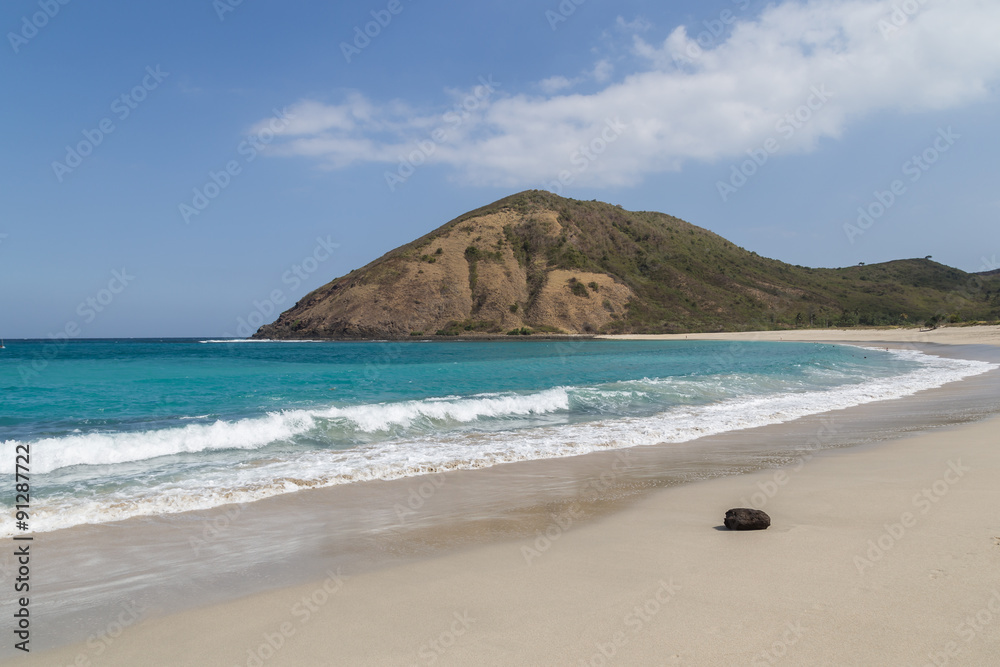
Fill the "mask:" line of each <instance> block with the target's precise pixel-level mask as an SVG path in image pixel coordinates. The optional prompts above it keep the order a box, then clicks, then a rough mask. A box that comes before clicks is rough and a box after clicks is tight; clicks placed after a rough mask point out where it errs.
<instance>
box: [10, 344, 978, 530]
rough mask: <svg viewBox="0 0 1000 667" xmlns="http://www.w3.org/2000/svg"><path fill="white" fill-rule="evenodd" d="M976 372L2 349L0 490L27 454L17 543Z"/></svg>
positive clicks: (657, 352)
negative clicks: (27, 519)
mask: <svg viewBox="0 0 1000 667" xmlns="http://www.w3.org/2000/svg"><path fill="white" fill-rule="evenodd" d="M989 368H992V366H990V365H989V364H985V363H983V362H974V361H961V360H945V359H940V358H938V357H932V356H928V355H922V354H919V353H916V352H909V351H907V352H889V351H886V350H875V349H862V348H857V347H850V346H832V345H825V344H806V343H801V344H793V343H763V342H761V343H729V342H708V341H670V342H664V341H572V342H552V341H516V342H514V341H503V342H436V341H435V342H430V341H427V342H425V341H413V342H404V343H388V342H314V343H310V342H295V343H287V342H206V341H199V340H163V341H153V340H123V341H70V342H68V343H56V342H53V341H13V342H11V341H8V344H7V348H6V349H5V350H3V351H2V352H0V387H2V396H3V411H2V413H0V441H2V443H3V444H2V451H3V455H2V459H0V472H3V473H12V472H13V470H14V459H15V449H16V447H17V446H18V445H22V444H27V445H29V446H30V449H31V470H32V473H31V474H32V490H33V499H32V515H33V516H32V525H31V527H32V530H36V531H43V530H54V529H58V528H63V527H67V526H71V525H77V524H80V523H99V522H104V521H111V520H117V519H123V518H128V517H132V516H144V515H145V516H148V515H156V514H162V513H171V512H178V511H184V510H188V509H205V508H208V507H213V506H216V505H221V504H225V503H231V502H249V501H253V500H258V499H261V498H266V497H269V496H273V495H277V494H281V493H292V492H295V491H298V490H301V489H305V488H311V487H316V486H328V485H332V484H342V483H352V482H361V481H365V480H372V479H391V478H396V477H402V476H407V475H416V474H422V473H426V472H430V471H440V470H449V469H458V468H476V467H486V466H490V465H495V464H498V463H503V462H506V461H517V460H528V459H539V458H558V457H563V456H571V455H575V454H585V453H588V452H592V451H598V450H602V449H611V448H620V447H630V446H639V445H652V444H658V443H669V442H681V441H686V440H691V439H693V438H696V437H700V436H701V435H707V434H710V433H718V432H723V431H728V430H733V429H738V428H747V427H751V426H757V425H762V424H767V423H776V422H781V421H788V420H790V419H795V418H797V417H800V416H803V415H805V414H812V413H816V412H822V411H825V410H829V409H837V408H842V407H849V406H851V405H857V404H860V403H865V402H870V401H873V400H887V399H892V398H897V397H900V396H905V395H908V394H912V393H914V392H915V391H919V390H921V389H926V388H930V387H935V386H940V385H941V384H944V383H946V382H950V381H953V380H957V379H960V378H961V377H965V376H968V375H972V374H975V373H980V372H985V371H986V370H988V369H989ZM11 507H12V506H11V505H7V506H5V508H4V509H5V515H6V517H5V520H4V521H5V523H3V524H2V525H0V530H2V531H3V533H4V534H11V533H13V532H14V531H13V520H12V518H11V517H10V515H11V512H10V511H7V510H10V509H11Z"/></svg>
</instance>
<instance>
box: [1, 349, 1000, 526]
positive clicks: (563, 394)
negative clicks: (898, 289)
mask: <svg viewBox="0 0 1000 667" xmlns="http://www.w3.org/2000/svg"><path fill="white" fill-rule="evenodd" d="M894 354H896V355H898V356H899V358H900V359H902V360H906V361H917V362H919V363H920V367H919V368H917V369H916V370H912V371H909V372H907V373H903V374H901V375H897V376H891V377H883V378H876V379H870V380H867V381H863V382H857V383H853V384H849V385H844V386H840V387H836V388H833V389H827V390H810V391H797V392H789V391H784V392H772V393H766V394H763V395H759V394H758V395H753V396H737V397H729V398H723V399H721V400H719V401H717V402H714V403H711V404H708V405H691V406H680V407H675V408H671V409H668V410H666V411H664V412H661V413H659V414H656V415H653V416H651V417H642V418H612V419H603V420H598V421H590V422H585V423H575V424H562V425H555V426H540V427H535V428H528V429H512V430H502V431H493V432H490V433H481V432H460V431H451V432H448V431H439V432H434V433H433V435H424V436H420V437H403V438H396V439H392V440H389V441H387V442H379V443H374V444H369V445H364V446H357V447H353V448H350V449H322V450H315V449H314V450H309V451H302V452H300V453H298V454H293V455H290V456H287V457H284V458H280V459H269V460H267V461H263V462H261V461H258V462H255V463H254V462H247V461H244V460H241V459H236V460H234V461H233V462H232V464H230V465H229V466H226V467H223V468H220V469H217V470H214V471H213V472H212V474H211V479H207V478H204V477H199V476H192V477H190V478H188V479H185V480H183V481H169V482H161V483H157V484H153V485H152V486H142V487H138V488H136V487H128V488H127V490H123V491H119V492H116V493H114V494H111V496H103V497H92V498H81V497H77V496H73V495H62V496H56V497H50V498H39V499H38V500H35V501H34V502H33V512H32V514H33V523H32V528H33V529H34V530H35V531H38V532H43V531H47V530H56V529H60V528H65V527H69V526H72V525H78V524H81V523H103V522H108V521H116V520H120V519H126V518H129V517H135V516H149V515H158V514H170V513H175V512H182V511H189V510H198V509H202V510H203V509H209V508H212V507H215V506H219V505H223V504H228V503H242V502H252V501H255V500H260V499H263V498H267V497H271V496H275V495H280V494H284V493H291V492H295V491H299V490H302V489H306V488H316V487H324V486H333V485H336V484H345V483H352V482H358V481H367V480H388V479H395V478H400V477H407V476H412V475H419V474H425V473H428V472H437V471H446V470H455V469H471V468H485V467H489V466H493V465H497V464H500V463H504V462H510V461H523V460H532V459H544V458H559V457H565V456H574V455H579V454H586V453H589V452H594V451H599V450H607V449H618V448H625V447H634V446H642V445H654V444H659V443H677V442H684V441H689V440H693V439H696V438H699V437H703V436H707V435H713V434H717V433H723V432H727V431H733V430H738V429H746V428H753V427H757V426H764V425H768V424H776V423H781V422H787V421H791V420H794V419H797V418H799V417H803V416H806V415H810V414H818V413H822V412H827V411H831V410H839V409H844V408H849V407H852V406H856V405H860V404H864V403H870V402H874V401H883V400H891V399H897V398H902V397H904V396H909V395H912V394H914V393H916V392H919V391H922V390H925V389H931V388H935V387H940V386H942V385H944V384H947V383H949V382H954V381H957V380H960V379H962V378H965V377H969V376H972V375H977V374H980V373H984V372H987V371H989V370H992V369H995V368H997V367H998V366H997V365H995V364H989V363H986V362H979V361H968V360H950V359H942V358H939V357H932V356H928V355H924V354H921V353H919V352H914V351H897V352H894ZM587 391H595V390H593V389H589V390H587ZM597 391H603V390H597ZM610 393H621V392H610ZM625 393H630V392H625ZM571 394H572V391H570V390H568V389H567V388H555V389H549V390H545V391H543V392H536V393H534V394H529V395H523V396H519V395H496V394H491V395H481V396H477V397H467V398H456V397H446V398H442V399H437V400H429V401H408V402H403V403H398V404H379V405H375V406H371V405H369V406H356V407H352V408H332V409H329V410H326V411H316V412H306V411H291V412H285V413H276V414H272V415H268V416H267V417H266V418H261V419H249V420H243V421H241V422H235V423H232V424H227V423H225V422H217V423H216V424H212V425H190V426H187V427H185V428H183V429H171V430H170V431H164V432H160V433H159V434H157V432H152V433H137V434H109V435H107V436H95V435H93V434H91V435H85V436H70V437H66V438H59V439H52V440H51V441H39V442H38V443H37V444H38V445H40V446H36V443H33V444H32V464H33V469H34V470H35V471H37V472H40V471H42V470H43V469H46V468H47V469H49V470H55V469H57V468H59V467H62V466H65V465H75V464H77V463H81V462H87V463H115V462H117V460H123V461H125V460H132V461H134V460H139V459H141V458H148V457H149V456H154V455H155V456H159V455H162V454H163V453H177V452H183V451H203V450H204V449H219V448H223V447H238V448H244V449H246V448H256V447H260V446H263V445H264V444H267V443H268V442H272V441H274V440H275V439H280V438H288V437H290V436H292V435H294V434H296V433H302V432H305V431H307V430H309V429H311V428H312V427H313V426H314V424H315V420H317V419H320V418H326V419H331V418H332V419H335V420H336V419H340V420H346V421H348V422H351V423H353V424H354V425H355V426H356V427H357V428H358V429H359V430H362V431H366V430H374V431H378V430H380V429H383V428H387V427H388V426H389V425H398V426H406V425H408V424H412V423H414V422H415V421H417V420H420V419H433V420H442V421H449V420H450V421H455V422H461V423H467V422H470V421H475V420H477V419H481V418H494V417H497V416H507V415H525V414H542V413H545V412H551V411H558V410H564V409H566V407H567V405H568V403H569V401H570V397H571ZM213 429H214V430H213ZM100 437H106V438H110V439H109V440H108V441H101V440H88V441H86V442H83V439H86V438H100ZM130 438H132V440H130ZM41 443H46V444H44V445H41ZM220 443H221V445H220ZM4 444H5V448H6V447H10V446H11V445H12V444H14V443H12V442H10V441H8V442H7V443H4ZM95 446H96V448H95ZM129 447H131V448H132V449H131V450H130V449H129ZM158 448H159V449H158ZM95 449H96V450H97V451H98V452H99V453H95ZM50 450H51V451H50ZM156 451H160V452H162V453H160V454H156V453H155V452H156ZM36 452H37V454H36ZM36 456H37V457H38V458H36ZM130 457H131V458H130ZM4 458H5V460H13V456H10V457H4ZM94 459H99V460H94ZM36 462H39V463H38V464H37V465H40V466H41V467H36ZM13 528H14V526H13V519H12V518H11V516H10V515H9V514H8V515H5V516H3V517H2V518H0V535H10V534H13V532H14V531H13Z"/></svg>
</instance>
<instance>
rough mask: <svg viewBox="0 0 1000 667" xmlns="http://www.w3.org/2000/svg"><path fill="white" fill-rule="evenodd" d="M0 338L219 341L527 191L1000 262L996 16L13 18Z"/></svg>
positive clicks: (803, 6)
mask: <svg viewBox="0 0 1000 667" xmlns="http://www.w3.org/2000/svg"><path fill="white" fill-rule="evenodd" d="M0 30H2V32H3V34H4V40H3V44H2V45H0V90H2V91H3V104H2V106H0V119H2V121H3V124H2V134H0V146H2V150H0V337H4V338H8V339H13V338H22V337H24V338H27V337H34V338H47V337H52V336H61V337H77V338H97V337H146V336H149V337H161V336H162V337H168V336H205V337H232V336H243V335H246V334H247V332H248V330H252V329H255V328H256V327H255V326H251V325H255V324H259V323H260V322H262V321H271V320H273V319H275V318H276V317H277V315H278V313H279V312H281V311H282V310H285V309H287V308H288V307H290V306H292V305H293V304H294V303H295V301H296V300H297V299H299V298H301V297H302V296H303V295H305V294H306V293H308V292H309V291H311V290H312V289H315V288H316V287H319V286H321V285H323V284H325V283H327V282H329V281H330V280H332V279H334V278H336V277H338V276H340V275H343V274H345V273H347V272H349V271H350V270H352V269H355V268H359V267H361V266H363V265H364V264H366V263H368V262H370V261H371V260H373V259H375V258H377V257H379V256H380V255H382V254H383V253H385V252H386V251H388V250H391V249H392V248H394V247H396V246H399V245H402V244H404V243H406V242H408V241H411V240H413V239H414V238H416V237H418V236H421V235H423V234H425V233H427V232H429V231H431V230H433V229H435V228H436V227H438V226H440V225H442V224H444V223H445V222H447V221H448V220H451V219H452V218H454V217H456V216H458V215H461V214H462V213H464V212H466V211H468V210H471V209H474V208H478V207H480V206H483V205H486V204H488V203H490V202H493V201H495V200H497V199H500V198H502V197H505V196H507V195H510V194H513V193H515V192H519V191H521V190H527V189H547V190H551V191H553V192H556V193H557V194H560V195H563V196H567V197H572V198H575V199H585V200H590V199H598V200H601V201H607V202H611V203H613V204H620V205H621V206H623V207H624V208H626V209H630V210H654V211H662V212H665V213H669V214H671V215H675V216H677V217H680V218H682V219H684V220H687V221H688V222H691V223H693V224H696V225H699V226H701V227H704V228H707V229H709V230H711V231H713V232H715V233H718V234H720V235H722V236H724V237H725V238H727V239H729V240H731V241H733V242H734V243H736V244H737V245H740V246H742V247H744V248H746V249H748V250H752V251H755V252H757V253H759V254H761V255H764V256H768V257H773V258H776V259H780V260H782V261H785V262H789V263H792V264H799V265H804V266H819V267H838V266H848V265H853V264H857V263H858V262H866V263H874V262H880V261H888V260H892V259H899V258H907V257H924V256H926V255H931V256H933V258H934V259H935V260H936V261H940V262H942V263H944V264H948V265H950V266H955V267H958V268H960V269H962V270H965V271H970V272H972V271H982V270H989V269H994V268H998V266H1000V264H998V262H997V258H998V256H1000V226H998V225H997V220H998V217H1000V187H998V176H1000V167H998V162H997V159H996V156H997V155H998V154H1000V131H998V130H997V128H998V127H1000V104H998V103H1000V92H998V88H997V84H998V79H1000V40H997V39H996V34H997V32H998V31H1000V3H997V2H995V0H982V1H976V0H953V1H951V2H945V1H943V0H923V1H922V0H885V1H883V0H846V1H841V0H836V1H835V0H815V1H812V2H796V1H791V0H776V1H775V2H770V3H763V2H758V1H756V0H699V1H697V2H695V1H693V0H692V1H679V2H670V3H664V2H652V1H645V0H619V1H618V2H606V1H602V0H562V1H561V2H560V1H559V0H548V1H545V0H537V1H529V0H504V1H503V2H500V1H497V0H486V1H482V2H462V3H460V2H438V3H430V2H424V1H422V0H373V1H363V2H349V3H348V2H338V3H331V2H308V1H302V0H286V1H285V2H281V3H278V2H265V1H264V0H174V1H172V2H170V3H121V2H100V1H97V2H82V1H80V0H77V1H76V2H73V1H72V0H34V1H26V0H7V1H5V2H4V3H3V4H2V6H0Z"/></svg>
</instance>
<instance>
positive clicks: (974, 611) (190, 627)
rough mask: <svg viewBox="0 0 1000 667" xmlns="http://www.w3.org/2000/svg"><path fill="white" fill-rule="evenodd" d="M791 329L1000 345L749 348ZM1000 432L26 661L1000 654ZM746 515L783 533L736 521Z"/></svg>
mask: <svg viewBox="0 0 1000 667" xmlns="http://www.w3.org/2000/svg"><path fill="white" fill-rule="evenodd" d="M772 335H773V337H774V339H777V338H778V337H781V338H782V339H783V340H793V339H795V340H804V339H807V340H824V341H831V340H840V341H848V340H853V341H881V342H890V341H893V342H896V341H913V342H917V341H919V342H941V343H967V344H973V343H990V344H994V345H996V344H997V343H998V342H1000V330H998V328H997V327H982V328H956V329H941V330H938V331H936V332H929V333H925V334H918V333H916V332H911V331H901V332H899V331H888V332H880V331H872V330H864V331H853V332H839V331H822V332H813V331H807V332H794V333H789V332H782V333H780V334H778V333H775V334H770V333H769V334H766V335H759V334H743V335H742V336H737V337H741V338H745V339H752V340H761V339H770V338H771V336H772ZM916 336H920V337H919V338H917V337H916ZM698 337H699V338H705V337H706V336H698ZM713 337H714V336H713ZM724 337H727V338H728V337H734V336H733V335H724ZM675 338H676V337H675ZM691 338H695V336H691ZM993 372H997V371H993ZM998 433H1000V418H997V417H994V418H991V419H989V420H987V421H982V422H978V423H974V424H969V425H964V426H960V427H949V428H938V429H935V430H932V431H929V432H926V433H922V434H919V435H916V436H910V437H906V438H903V439H899V440H894V441H888V442H883V443H880V444H877V445H870V446H864V447H858V448H853V449H844V450H832V451H826V452H821V453H819V454H817V455H815V456H813V457H811V458H810V459H809V460H801V461H799V462H797V463H796V464H794V465H792V466H790V467H788V468H785V469H782V470H777V471H775V470H766V471H761V472H757V473H751V474H747V475H741V476H738V477H728V478H722V479H716V480H710V481H705V482H699V483H695V484H689V485H685V486H680V487H675V488H670V489H665V490H663V491H659V492H656V493H654V494H652V495H650V496H648V497H646V498H645V499H643V500H641V501H640V502H638V503H637V504H635V505H633V506H631V507H629V508H628V509H626V510H623V511H621V512H618V513H615V514H612V515H610V516H607V517H605V518H603V519H600V520H598V521H595V522H591V523H585V524H581V523H579V522H574V521H573V517H572V516H570V515H566V514H564V515H562V516H556V517H553V519H552V523H551V524H550V525H549V527H548V529H547V530H546V531H545V533H547V537H545V536H541V535H540V536H537V537H536V538H535V539H522V540H518V541H509V542H503V543H497V544H489V545H485V546H480V547H476V548H472V549H468V550H464V551H460V552H457V553H449V554H446V555H442V556H438V557H434V558H431V559H428V560H423V561H418V562H411V563H407V564H403V565H398V566H394V567H390V568H387V569H383V570H379V571H375V572H369V573H366V574H361V575H357V576H353V577H346V576H343V577H340V578H337V577H331V578H330V579H328V580H327V581H326V582H318V583H316V584H313V585H309V586H304V587H299V588H295V589H284V590H279V591H276V592H271V593H266V594H261V595H256V596H252V597H249V598H244V599H241V600H238V601H235V602H230V603H226V604H222V605H216V606H212V607H207V608H201V609H196V610H192V611H187V612H183V613H180V614H175V615H173V616H168V617H165V618H159V619H154V620H150V621H147V622H143V623H139V624H136V625H134V626H132V627H128V628H127V629H126V630H125V631H124V633H122V634H121V635H120V636H118V637H115V638H113V639H109V641H108V642H102V643H100V648H101V649H102V650H101V652H100V654H98V653H97V649H96V648H95V645H93V644H92V645H91V646H89V647H88V646H87V645H80V646H75V647H68V648H66V649H62V650H59V651H57V652H54V653H49V654H39V655H37V656H33V659H31V660H28V661H23V662H27V663H31V664H45V665H70V664H81V665H85V664H93V665H129V666H133V665H224V666H229V667H232V666H234V665H268V666H270V665H594V666H597V665H611V664H619V665H754V664H758V665H772V664H779V663H783V664H787V665H825V664H828V665H925V664H930V665H945V664H947V665H991V664H997V661H998V657H997V656H1000V521H998V519H997V513H996V507H997V504H998V500H1000V488H998V480H1000V442H998V440H1000V439H998V436H997V434H998ZM744 504H747V505H751V506H758V507H761V508H763V509H765V510H766V511H767V512H768V513H769V514H770V515H771V517H772V520H773V524H772V527H771V528H770V529H769V530H767V531H761V532H746V533H736V532H730V531H726V530H719V529H717V527H718V526H719V525H720V524H721V523H722V517H723V514H724V512H725V510H726V509H728V508H730V507H735V506H740V505H744ZM334 574H336V573H334ZM344 574H346V573H344ZM114 630H115V634H117V630H118V628H114ZM78 658H79V659H80V660H79V661H78V662H76V663H74V660H77V659H78Z"/></svg>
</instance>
